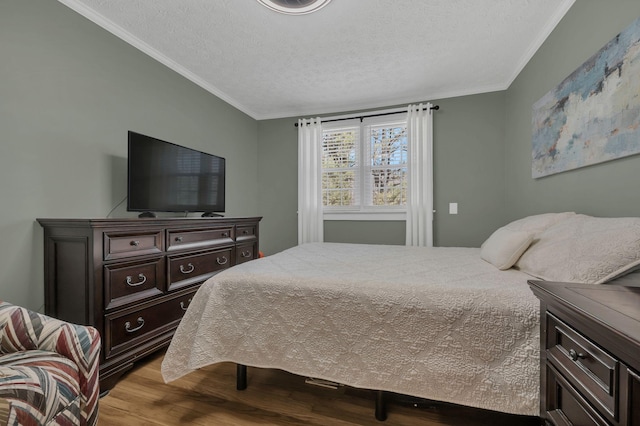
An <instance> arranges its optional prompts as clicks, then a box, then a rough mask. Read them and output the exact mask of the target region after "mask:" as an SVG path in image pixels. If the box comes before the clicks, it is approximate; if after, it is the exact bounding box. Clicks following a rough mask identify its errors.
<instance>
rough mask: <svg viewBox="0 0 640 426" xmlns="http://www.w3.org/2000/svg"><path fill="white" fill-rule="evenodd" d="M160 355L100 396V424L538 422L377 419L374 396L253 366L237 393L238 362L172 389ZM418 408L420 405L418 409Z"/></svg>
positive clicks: (529, 425)
mask: <svg viewBox="0 0 640 426" xmlns="http://www.w3.org/2000/svg"><path fill="white" fill-rule="evenodd" d="M163 355H164V353H163V352H162V351H161V352H160V353H158V354H157V355H154V356H152V357H150V358H148V359H146V360H143V361H141V362H139V363H138V364H137V365H136V367H135V368H134V369H133V370H131V371H130V372H129V373H128V374H127V375H125V376H124V377H123V378H122V379H121V380H120V381H119V382H118V384H117V385H116V386H115V387H114V388H113V389H112V390H111V392H110V393H109V394H108V395H106V396H104V397H103V398H102V399H100V417H99V422H98V424H99V425H100V426H110V425H118V426H119V425H134V424H135V425H141V426H142V425H150V426H151V425H207V426H211V425H323V426H324V425H332V426H333V425H336V426H338V425H342V426H348V425H378V426H396V425H403V426H418V425H420V426H434V425H449V426H463V425H464V426H480V425H487V426H489V425H491V426H495V425H505V426H525V425H526V426H533V425H538V424H539V422H538V419H537V418H532V417H522V416H512V415H507V414H501V413H495V412H490V411H484V410H476V409H471V408H466V407H459V406H454V405H450V404H444V403H428V402H426V401H416V400H408V398H402V397H400V396H398V397H396V398H394V400H393V401H391V402H390V403H389V404H388V407H387V413H388V418H387V420H386V421H385V422H378V421H376V420H375V418H374V394H373V393H372V392H370V391H364V390H358V389H353V388H348V387H340V388H338V389H337V390H333V389H325V388H321V387H317V386H312V385H308V384H305V383H304V378H302V377H300V376H295V375H293V374H289V373H286V372H283V371H279V370H267V369H256V368H249V369H248V388H247V389H246V390H244V391H237V390H236V388H235V384H236V378H235V364H231V363H223V364H218V365H214V366H209V367H206V368H202V369H200V370H198V371H196V372H193V373H191V374H188V375H187V376H185V377H183V378H182V379H179V380H176V381H175V382H172V383H169V384H165V383H164V382H163V380H162V377H161V375H160V364H161V363H162V357H163ZM416 405H417V407H416Z"/></svg>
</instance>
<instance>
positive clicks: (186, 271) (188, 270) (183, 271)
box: [180, 263, 196, 274]
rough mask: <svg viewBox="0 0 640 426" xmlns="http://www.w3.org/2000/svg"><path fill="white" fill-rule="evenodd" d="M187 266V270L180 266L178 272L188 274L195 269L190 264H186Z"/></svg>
mask: <svg viewBox="0 0 640 426" xmlns="http://www.w3.org/2000/svg"><path fill="white" fill-rule="evenodd" d="M187 266H188V267H189V269H185V268H184V265H180V272H182V273H183V274H190V273H192V272H193V270H194V269H196V268H195V266H193V265H192V264H191V263H187Z"/></svg>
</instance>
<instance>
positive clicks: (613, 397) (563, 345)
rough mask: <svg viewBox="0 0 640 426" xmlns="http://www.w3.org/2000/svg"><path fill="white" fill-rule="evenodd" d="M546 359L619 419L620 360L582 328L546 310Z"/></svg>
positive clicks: (598, 404)
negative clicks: (584, 334) (606, 350)
mask: <svg viewBox="0 0 640 426" xmlns="http://www.w3.org/2000/svg"><path fill="white" fill-rule="evenodd" d="M546 349H547V359H548V360H549V362H550V363H551V364H553V366H554V367H555V368H557V369H558V371H560V373H561V374H562V375H563V376H564V377H566V378H567V380H568V381H569V382H570V383H571V384H572V385H573V386H574V387H575V388H576V389H577V390H578V391H579V392H580V393H581V394H582V395H584V397H585V398H586V399H587V400H589V401H590V402H591V404H593V405H594V406H596V407H598V408H599V409H601V410H602V412H603V413H607V414H609V415H610V416H611V418H612V419H616V420H617V419H618V415H619V413H618V398H619V395H618V394H619V383H618V380H619V379H618V377H619V369H620V363H619V362H618V360H617V359H615V358H613V357H612V356H610V355H609V354H608V353H606V352H605V351H604V350H603V349H602V348H600V347H599V346H597V345H595V344H594V343H593V342H591V341H590V340H588V339H587V338H585V337H584V336H582V335H581V334H580V333H579V332H577V331H576V330H574V329H573V328H571V327H570V326H568V325H567V324H565V323H564V322H562V321H561V320H560V319H558V318H556V317H555V316H554V315H552V314H550V313H548V314H547V348H546Z"/></svg>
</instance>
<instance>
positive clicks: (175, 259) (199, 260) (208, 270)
mask: <svg viewBox="0 0 640 426" xmlns="http://www.w3.org/2000/svg"><path fill="white" fill-rule="evenodd" d="M231 254H232V249H226V250H216V251H206V252H201V253H197V254H190V255H187V256H169V257H168V261H169V290H170V291H174V290H177V289H179V288H183V287H186V286H189V285H192V284H197V283H201V282H203V281H205V280H207V279H208V278H211V277H212V276H213V275H215V274H216V273H217V272H219V271H221V270H223V269H227V268H228V267H230V266H231V265H232V258H231Z"/></svg>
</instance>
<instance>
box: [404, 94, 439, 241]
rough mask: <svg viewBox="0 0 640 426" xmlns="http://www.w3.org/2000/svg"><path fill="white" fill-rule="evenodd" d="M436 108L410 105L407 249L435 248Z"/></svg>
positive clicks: (408, 123) (408, 111)
mask: <svg viewBox="0 0 640 426" xmlns="http://www.w3.org/2000/svg"><path fill="white" fill-rule="evenodd" d="M431 107H432V105H431V104H430V103H427V104H426V105H423V104H420V105H409V107H408V109H407V138H408V140H407V143H408V146H409V172H408V177H407V243H406V244H407V245H408V246H419V247H432V246H433V112H432V110H431Z"/></svg>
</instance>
